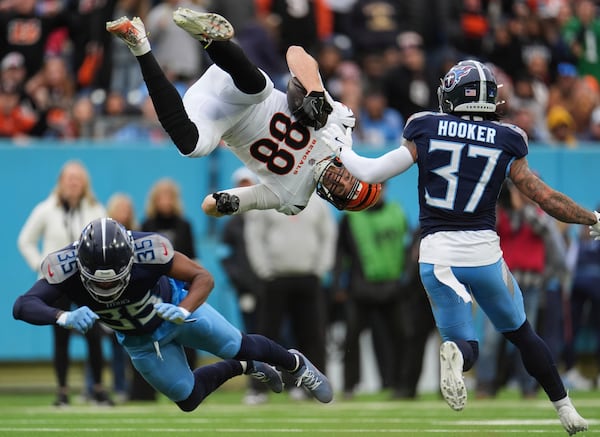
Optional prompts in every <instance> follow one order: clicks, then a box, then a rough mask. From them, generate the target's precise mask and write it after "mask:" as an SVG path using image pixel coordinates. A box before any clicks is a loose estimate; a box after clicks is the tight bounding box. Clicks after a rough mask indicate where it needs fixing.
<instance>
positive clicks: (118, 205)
mask: <svg viewBox="0 0 600 437" xmlns="http://www.w3.org/2000/svg"><path fill="white" fill-rule="evenodd" d="M106 214H107V215H108V217H110V218H112V219H114V220H116V221H117V222H119V223H120V224H122V225H123V226H124V227H125V228H126V229H128V230H130V231H136V230H138V228H139V225H138V223H137V219H136V215H135V208H134V205H133V200H132V199H131V196H129V195H128V194H125V193H121V192H117V193H114V194H113V195H112V196H110V198H109V199H108V202H106ZM102 329H103V332H105V333H107V334H108V336H109V338H110V341H111V349H112V362H111V367H112V374H113V390H114V394H115V399H116V400H118V401H119V402H121V403H122V402H125V401H126V400H128V399H129V390H130V383H129V372H130V371H131V366H130V361H129V357H128V355H127V352H126V351H125V349H124V348H123V346H121V345H120V344H119V342H118V341H117V337H116V335H115V333H114V331H113V330H112V329H111V328H109V327H107V326H106V325H102Z"/></svg>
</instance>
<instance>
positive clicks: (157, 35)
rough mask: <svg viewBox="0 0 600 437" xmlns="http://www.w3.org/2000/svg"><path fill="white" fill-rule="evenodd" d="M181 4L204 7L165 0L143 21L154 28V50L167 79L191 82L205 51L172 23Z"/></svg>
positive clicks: (180, 0)
mask: <svg viewBox="0 0 600 437" xmlns="http://www.w3.org/2000/svg"><path fill="white" fill-rule="evenodd" d="M178 7H183V8H194V7H195V8H196V9H197V10H204V8H203V7H202V6H201V5H200V4H198V3H197V2H192V1H188V0H165V1H162V2H160V3H158V4H156V5H155V6H153V7H152V8H151V9H150V12H149V13H148V16H147V17H146V20H144V21H145V24H146V25H147V26H148V28H149V29H152V35H151V36H150V40H151V41H152V50H153V52H154V56H155V57H156V60H157V61H158V63H159V65H160V66H161V68H162V70H163V71H164V72H165V75H166V76H167V79H169V81H170V82H183V83H191V81H192V80H195V79H196V78H197V77H198V76H200V73H201V72H202V68H201V67H202V54H203V50H202V47H200V45H199V44H198V43H197V42H196V41H195V40H194V39H193V38H190V37H189V35H187V34H186V33H185V32H182V31H181V29H180V28H179V26H177V24H175V23H174V22H173V12H174V11H175V10H176V9H177V8H178ZM105 33H106V32H105Z"/></svg>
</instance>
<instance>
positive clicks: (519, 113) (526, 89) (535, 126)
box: [509, 71, 550, 141]
mask: <svg viewBox="0 0 600 437" xmlns="http://www.w3.org/2000/svg"><path fill="white" fill-rule="evenodd" d="M510 97H511V98H510V108H509V114H511V115H512V116H513V117H517V118H515V119H513V122H514V123H515V124H516V125H517V126H519V127H520V128H521V129H523V130H525V131H526V132H527V133H528V134H531V136H530V137H529V139H530V140H531V141H547V140H548V139H549V136H550V133H549V132H548V127H547V124H546V112H547V107H548V88H547V87H546V85H545V84H544V83H543V82H540V81H539V80H536V79H534V78H533V76H532V75H531V74H530V73H529V72H526V71H524V72H521V73H520V74H519V75H518V76H516V77H515V78H514V83H513V93H512V96H510ZM528 116H529V117H528ZM527 118H531V119H532V120H531V123H527V121H529V120H527ZM523 119H525V120H524V121H525V124H524V126H521V125H520V124H519V123H517V121H518V120H523Z"/></svg>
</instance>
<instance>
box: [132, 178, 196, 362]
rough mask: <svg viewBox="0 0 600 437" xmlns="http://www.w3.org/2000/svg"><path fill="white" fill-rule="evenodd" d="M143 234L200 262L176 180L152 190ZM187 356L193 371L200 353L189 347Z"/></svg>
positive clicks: (169, 180) (155, 185) (164, 179)
mask: <svg viewBox="0 0 600 437" xmlns="http://www.w3.org/2000/svg"><path fill="white" fill-rule="evenodd" d="M141 230H142V231H144V232H156V233H158V234H161V235H164V236H165V237H166V238H167V239H168V240H169V241H171V243H172V244H173V248H174V249H175V250H176V251H178V252H181V253H183V254H184V255H185V256H187V257H188V258H190V259H193V260H195V259H198V254H197V253H196V242H195V239H194V232H193V230H192V224H191V223H190V222H189V220H188V219H187V218H186V217H185V216H184V209H183V202H182V200H181V194H180V189H179V185H177V183H176V182H175V181H174V180H172V179H170V178H163V179H160V180H158V181H157V182H156V183H155V184H154V185H153V186H152V187H151V188H150V193H149V195H148V200H147V202H146V217H145V219H144V221H142V224H141ZM185 354H186V356H187V359H188V363H189V365H190V367H191V368H195V366H196V361H197V359H198V354H197V352H196V350H195V349H190V348H188V347H186V348H185Z"/></svg>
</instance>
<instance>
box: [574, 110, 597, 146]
mask: <svg viewBox="0 0 600 437" xmlns="http://www.w3.org/2000/svg"><path fill="white" fill-rule="evenodd" d="M579 139H580V140H581V141H582V142H588V143H591V144H592V145H594V146H596V145H598V142H600V106H597V107H596V108H595V109H594V110H593V111H592V114H591V116H590V125H589V127H588V129H587V131H586V132H584V133H583V135H581V136H580V137H579Z"/></svg>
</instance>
